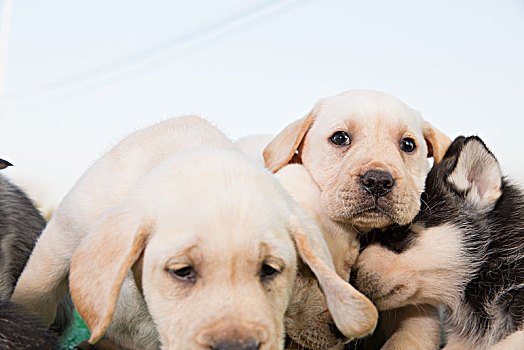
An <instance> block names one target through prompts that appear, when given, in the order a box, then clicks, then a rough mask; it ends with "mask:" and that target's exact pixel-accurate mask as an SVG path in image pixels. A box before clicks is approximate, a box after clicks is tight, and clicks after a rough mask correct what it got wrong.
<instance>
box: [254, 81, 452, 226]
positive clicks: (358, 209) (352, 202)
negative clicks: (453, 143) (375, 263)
mask: <svg viewBox="0 0 524 350" xmlns="http://www.w3.org/2000/svg"><path fill="white" fill-rule="evenodd" d="M449 143H450V140H449V139H448V138H447V137H446V136H445V135H443V134H442V133H441V132H439V131H438V130H437V129H435V128H434V127H432V126H431V125H430V124H429V123H427V122H425V121H424V120H422V118H421V117H420V115H419V114H418V112H416V111H414V110H412V109H411V108H409V107H408V106H406V105H405V104H404V103H402V102H401V101H399V100H397V99H396V98H394V97H392V96H389V95H386V94H383V93H378V92H374V91H360V90H356V91H348V92H345V93H342V94H340V95H337V96H334V97H329V98H326V99H324V100H322V101H320V102H319V103H318V104H317V105H316V106H315V108H314V109H313V111H312V112H311V113H310V115H309V116H308V117H307V118H305V119H302V120H299V121H296V122H294V123H292V124H291V125H289V126H288V127H287V128H286V129H284V131H282V132H281V133H280V134H279V135H277V136H276V137H275V139H274V140H273V141H272V142H271V143H270V144H269V145H268V146H267V147H266V149H265V150H264V158H265V160H266V166H267V167H268V168H269V169H271V170H273V171H277V170H278V169H279V168H281V167H282V166H283V165H285V164H287V163H290V162H300V163H302V164H303V165H304V166H305V167H306V168H307V169H308V171H309V172H310V174H311V176H312V177H313V179H314V181H315V182H316V183H317V185H318V186H319V188H320V190H321V192H322V196H321V200H322V206H323V209H324V211H325V212H326V214H327V215H329V216H330V217H331V218H332V219H333V220H337V221H341V222H346V223H350V224H353V225H355V226H357V227H359V228H361V229H364V230H367V229H372V228H377V227H385V226H387V225H390V224H392V223H398V224H406V223H409V222H410V221H411V220H412V219H413V218H414V217H415V215H416V214H417V212H418V210H419V206H420V195H421V193H422V191H423V190H424V180H425V177H426V174H427V171H428V168H429V164H428V162H427V159H426V158H428V157H433V158H434V161H435V163H438V162H439V161H440V160H441V159H442V156H443V155H444V152H445V150H446V148H447V146H448V145H449Z"/></svg>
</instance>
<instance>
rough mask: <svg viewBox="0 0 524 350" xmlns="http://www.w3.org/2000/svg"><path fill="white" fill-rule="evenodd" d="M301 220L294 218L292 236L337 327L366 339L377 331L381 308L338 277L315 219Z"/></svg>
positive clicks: (292, 218)
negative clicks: (316, 281)
mask: <svg viewBox="0 0 524 350" xmlns="http://www.w3.org/2000/svg"><path fill="white" fill-rule="evenodd" d="M300 218H301V219H300V220H299V217H298V216H293V217H291V220H290V232H291V237H292V239H293V241H294V242H295V246H296V249H297V251H298V253H299V256H300V258H301V259H302V261H303V262H304V263H305V264H307V265H308V266H309V268H310V269H311V271H313V273H314V274H315V276H316V278H317V280H318V282H319V285H320V287H321V289H322V291H323V293H324V295H325V297H326V302H327V305H328V309H329V311H330V313H331V316H332V317H333V320H334V321H335V324H336V325H337V328H338V329H339V330H340V332H342V334H344V335H345V336H346V337H348V338H357V337H363V336H365V335H367V334H369V333H371V332H373V330H374V329H375V326H376V324H377V319H378V312H377V309H376V308H375V306H374V305H373V303H371V301H370V300H369V299H368V298H366V297H365V296H364V295H362V294H361V293H360V292H358V291H357V290H356V289H355V288H354V287H353V286H351V285H350V284H349V282H348V281H344V280H342V279H341V278H340V277H339V276H338V275H337V274H336V272H335V268H334V267H333V262H332V259H331V254H330V253H329V250H328V248H327V245H326V244H325V242H324V241H323V238H322V233H321V232H320V230H319V229H318V227H317V226H316V225H315V224H314V222H312V220H311V219H306V218H305V217H304V216H303V215H300ZM303 227H305V228H306V229H307V231H308V234H306V233H305V231H304V229H303Z"/></svg>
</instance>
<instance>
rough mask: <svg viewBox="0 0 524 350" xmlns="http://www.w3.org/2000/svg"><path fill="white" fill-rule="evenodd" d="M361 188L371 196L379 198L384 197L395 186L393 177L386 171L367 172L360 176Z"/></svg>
mask: <svg viewBox="0 0 524 350" xmlns="http://www.w3.org/2000/svg"><path fill="white" fill-rule="evenodd" d="M360 181H361V183H362V187H364V189H365V190H366V191H367V192H369V193H370V194H371V195H372V196H375V197H380V196H384V195H386V194H387V193H388V192H389V191H390V190H391V188H393V186H394V185H395V180H394V179H393V176H392V175H391V174H390V173H388V172H387V171H380V170H368V171H367V172H366V173H365V174H364V175H362V176H361V178H360Z"/></svg>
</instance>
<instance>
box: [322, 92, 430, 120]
mask: <svg viewBox="0 0 524 350" xmlns="http://www.w3.org/2000/svg"><path fill="white" fill-rule="evenodd" d="M316 111H317V116H318V117H320V118H322V119H323V120H325V121H326V123H324V125H329V127H332V126H334V125H336V124H341V123H344V122H346V123H347V122H351V123H355V124H356V126H361V125H363V124H365V125H370V124H377V123H380V124H382V125H383V126H384V127H386V128H388V129H402V128H403V129H407V128H414V129H415V130H419V129H420V128H421V122H422V119H421V117H420V115H419V113H418V112H417V111H415V110H413V109H411V108H410V107H408V106H407V105H406V104H404V103H403V102H402V101H400V100H398V99H397V98H395V97H393V96H390V95H387V94H384V93H380V92H377V91H367V90H354V91H347V92H345V93H342V94H339V95H336V96H333V97H328V98H326V99H323V100H322V101H320V102H319V103H318V105H317V107H316ZM340 126H342V125H340Z"/></svg>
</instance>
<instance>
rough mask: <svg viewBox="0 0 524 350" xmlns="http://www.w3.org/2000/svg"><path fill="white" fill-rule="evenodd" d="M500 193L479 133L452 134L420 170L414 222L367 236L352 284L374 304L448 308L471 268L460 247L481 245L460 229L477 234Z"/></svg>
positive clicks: (468, 255)
mask: <svg viewBox="0 0 524 350" xmlns="http://www.w3.org/2000/svg"><path fill="white" fill-rule="evenodd" d="M500 195H501V173H500V169H499V165H498V163H497V160H496V159H495V157H493V155H492V154H491V153H490V152H489V150H488V149H487V148H486V146H485V145H484V143H483V142H482V141H481V140H480V139H479V138H477V137H469V138H464V137H459V138H457V139H456V140H455V141H454V142H453V143H452V145H451V146H450V147H449V150H448V151H447V153H446V156H445V157H444V159H443V161H442V162H441V163H439V164H437V165H436V166H435V167H434V168H433V169H432V170H431V172H430V173H429V175H428V178H427V185H426V192H425V193H424V196H423V197H424V201H425V205H424V206H423V207H422V210H421V212H420V216H419V217H418V219H417V220H416V222H415V223H414V224H412V225H410V226H404V227H401V226H398V225H396V226H393V227H390V228H388V229H387V230H386V231H385V232H380V233H377V234H374V232H370V233H369V234H368V235H367V237H366V239H369V241H370V242H371V244H370V245H369V246H367V247H366V248H365V249H364V250H363V252H362V253H361V255H360V256H359V258H358V260H357V264H356V273H355V276H356V280H355V284H356V285H357V286H358V288H359V289H360V290H361V291H362V292H364V293H365V294H366V295H368V296H369V297H370V298H371V299H372V300H373V302H374V303H375V305H377V307H378V308H379V309H382V310H387V309H391V308H397V307H401V306H405V305H408V304H422V303H429V304H433V305H438V304H445V305H448V306H450V307H453V306H454V305H456V304H457V303H458V301H459V300H460V298H461V296H462V294H463V289H464V286H465V284H466V283H467V282H468V281H469V279H470V278H471V271H472V270H473V269H474V264H475V261H476V260H475V258H474V254H471V253H468V251H469V250H471V251H472V252H474V251H478V250H479V249H481V248H480V247H476V246H474V245H472V243H473V242H474V241H475V240H473V242H472V241H471V240H470V239H468V237H467V236H468V231H469V232H473V233H474V234H475V235H479V234H481V232H483V230H482V226H483V225H486V214H487V213H489V211H490V210H491V209H492V208H493V206H494V205H495V203H496V202H497V200H498V198H499V197H500ZM466 230H467V231H466ZM372 236H373V237H372ZM480 241H483V242H485V241H487V240H484V239H480ZM481 243H482V242H481Z"/></svg>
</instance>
